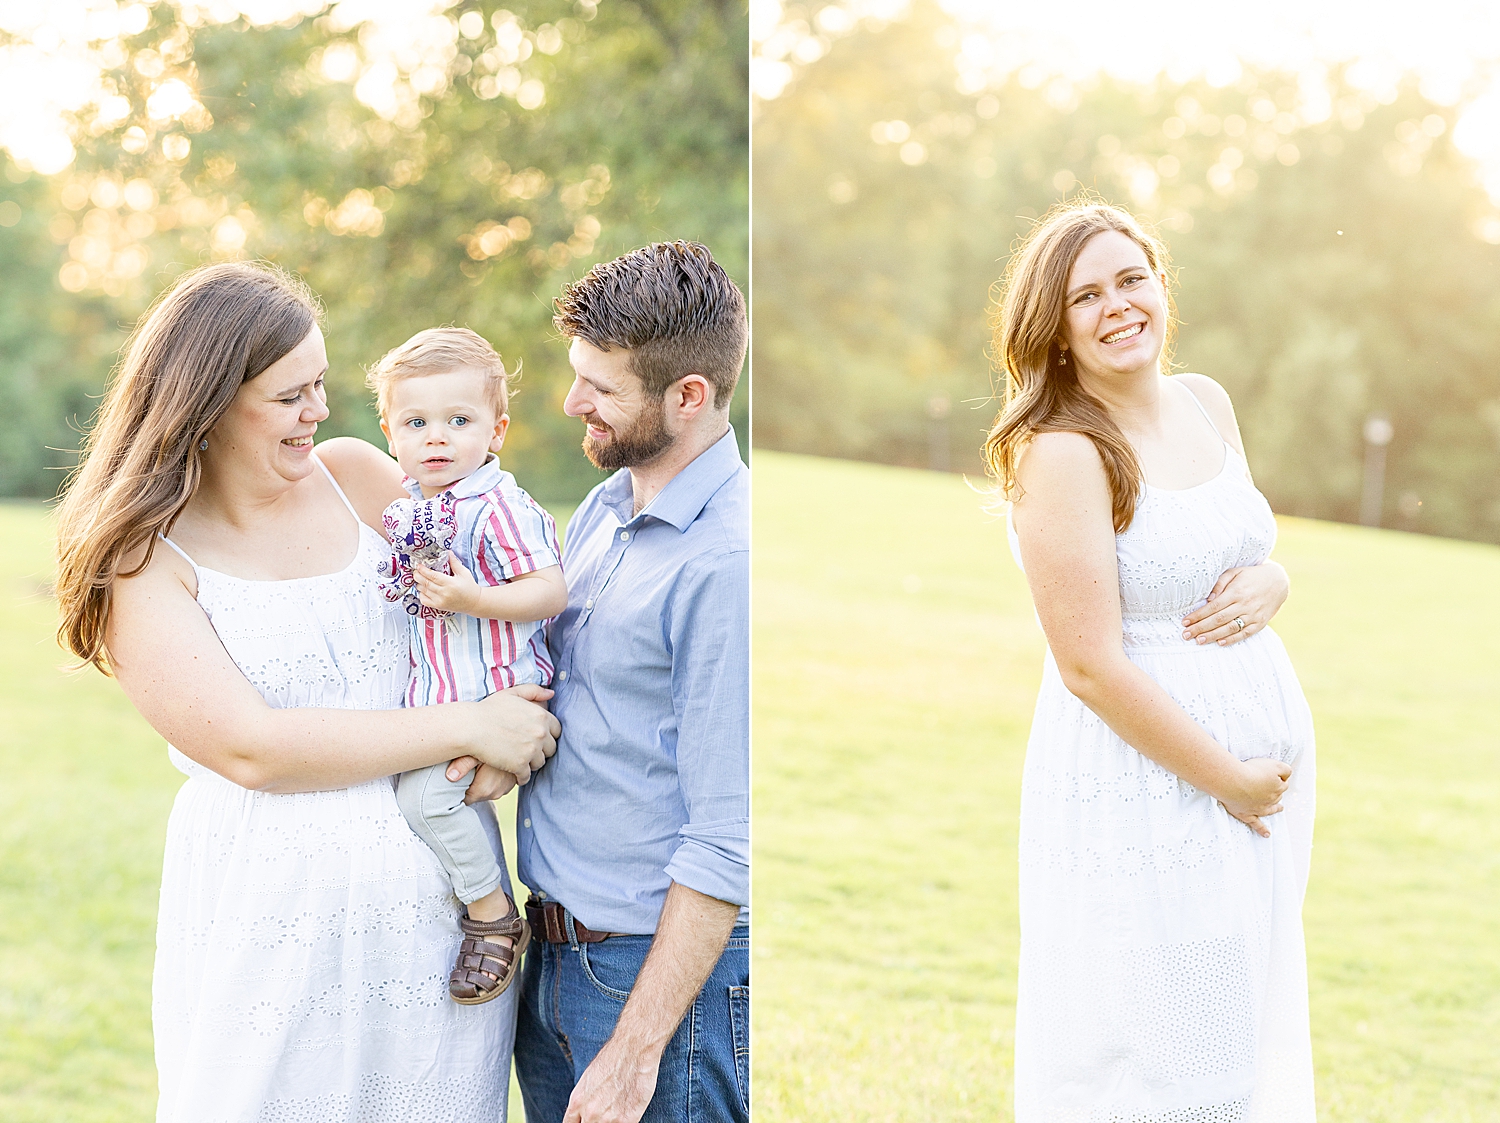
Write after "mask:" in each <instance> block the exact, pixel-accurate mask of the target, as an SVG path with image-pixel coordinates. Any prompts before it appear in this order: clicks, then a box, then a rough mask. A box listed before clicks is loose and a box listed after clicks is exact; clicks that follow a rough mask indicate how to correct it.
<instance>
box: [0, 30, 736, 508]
mask: <svg viewBox="0 0 1500 1123" xmlns="http://www.w3.org/2000/svg"><path fill="white" fill-rule="evenodd" d="M509 3H510V7H509V8H501V7H499V6H497V5H496V4H493V3H489V2H480V3H475V2H472V0H460V2H459V3H457V4H452V5H446V6H445V5H443V4H441V3H438V4H437V5H436V6H424V5H421V4H411V5H397V6H387V7H388V8H393V11H394V12H395V14H394V15H390V14H389V13H388V18H386V19H385V20H384V22H382V21H381V20H378V19H373V18H372V19H366V18H361V16H360V13H359V12H358V11H355V12H354V14H353V15H352V16H348V15H346V14H345V13H346V12H347V11H349V10H351V9H357V8H358V6H357V5H349V4H339V5H333V6H319V5H318V4H316V3H314V4H312V5H311V8H312V9H313V11H311V13H310V14H309V13H297V12H293V13H292V14H291V15H290V16H289V17H288V18H286V19H284V20H282V21H281V22H280V23H276V24H269V25H260V24H254V23H251V22H250V20H249V19H247V18H246V17H245V16H243V15H236V14H235V13H234V11H233V10H232V9H231V10H230V11H229V12H227V13H226V14H225V16H224V21H223V22H216V21H215V18H214V17H213V12H214V11H216V10H219V9H222V8H223V5H222V4H220V5H214V6H211V7H206V8H202V9H200V8H195V7H193V6H191V5H182V6H172V5H166V4H158V5H156V6H154V7H151V8H150V9H149V18H147V19H144V20H142V21H141V22H143V23H144V26H143V27H142V28H141V29H140V30H139V31H138V32H135V33H132V34H129V35H126V36H123V37H121V38H118V39H116V40H114V41H112V42H110V43H106V44H103V45H102V46H101V52H100V54H101V57H102V59H103V63H102V65H103V68H104V74H103V84H104V89H105V91H106V93H107V95H108V96H106V97H103V98H101V99H99V104H98V105H95V106H91V107H89V109H88V110H87V111H86V112H84V113H82V114H80V119H79V120H78V121H77V122H76V129H75V136H74V138H73V139H74V143H75V145H76V147H77V155H76V158H75V160H74V161H73V163H72V164H71V166H69V167H68V168H66V169H64V170H63V171H61V172H59V173H57V174H54V175H51V176H42V175H39V174H36V173H34V172H30V171H29V170H28V169H27V168H26V167H25V166H24V165H22V164H19V163H18V162H17V161H15V160H13V159H11V158H9V157H7V156H6V155H4V154H3V153H0V172H3V179H0V270H3V272H4V276H5V281H4V293H5V296H4V299H3V301H0V386H3V387H4V389H5V392H6V397H7V399H8V402H9V408H8V409H6V410H5V411H4V412H3V413H0V494H9V495H33V496H46V495H51V494H52V493H53V492H54V491H55V489H56V487H57V486H58V483H59V482H60V477H61V475H62V473H61V472H59V471H56V470H49V469H58V468H65V467H67V466H71V464H72V463H73V462H74V460H75V458H76V457H75V454H74V453H73V452H72V450H74V449H76V447H77V442H78V437H79V430H80V428H81V427H83V426H84V425H86V423H87V420H88V418H89V417H90V416H91V414H92V412H93V409H94V407H95V405H96V400H97V397H98V395H99V394H100V392H101V389H102V387H103V385H104V382H105V379H106V376H107V373H108V371H109V369H110V366H111V364H112V363H113V362H114V361H115V359H116V354H117V351H118V348H119V346H120V344H121V342H122V341H123V338H124V333H125V331H126V330H128V327H129V325H130V324H131V323H132V322H133V321H134V320H135V318H136V317H137V316H139V314H140V313H141V312H142V311H143V310H144V309H145V308H146V307H147V305H148V304H149V302H150V301H151V300H152V299H153V298H154V297H155V296H156V294H157V293H159V292H160V291H161V290H162V289H163V288H164V287H165V286H166V285H167V284H169V283H170V282H171V280H172V279H173V278H174V277H175V276H177V275H178V274H179V273H180V272H182V271H183V270H184V269H186V268H189V267H191V266H194V265H197V264H199V263H200V262H203V261H207V260H213V259H219V258H228V257H256V258H264V259H268V260H271V261H274V262H277V263H278V264H281V265H283V266H285V267H287V268H289V269H292V270H295V271H296V272H298V273H300V274H301V275H303V276H304V277H305V278H306V279H307V281H308V282H309V283H310V284H311V286H312V287H313V289H314V291H315V292H317V293H318V294H319V296H320V297H321V299H322V300H323V302H324V304H325V307H326V312H327V332H326V334H327V339H328V348H329V359H330V364H331V365H330V372H329V377H328V386H329V399H330V400H329V404H330V407H331V409H332V417H331V418H330V419H329V421H328V422H325V423H324V425H323V427H322V429H321V435H330V434H334V433H353V434H357V435H360V436H364V437H367V438H369V439H371V440H374V441H376V442H381V441H382V438H381V437H380V433H379V429H378V427H377V424H376V418H375V414H374V411H373V406H372V404H371V400H370V396H369V394H368V393H367V392H366V390H365V388H364V368H365V367H366V366H368V365H369V364H371V363H373V362H374V360H375V359H377V358H378V357H379V356H380V355H381V354H382V353H383V352H384V351H386V350H387V349H388V348H390V347H392V346H394V345H395V344H397V343H400V342H401V341H402V340H404V339H406V338H407V337H408V336H410V335H411V334H413V333H414V332H416V331H418V330H420V329H422V328H426V327H432V326H436V325H439V324H458V325H462V326H467V327H471V328H473V329H474V330H476V331H478V332H479V333H480V334H482V335H484V336H485V337H486V338H488V339H489V340H490V341H491V342H492V343H493V344H494V345H495V346H496V348H497V349H498V350H499V351H500V353H501V355H502V356H503V357H504V358H505V359H506V360H507V362H508V363H510V364H511V365H514V364H515V363H516V362H517V361H519V362H521V364H522V365H523V368H524V376H523V378H522V379H521V381H520V384H519V394H518V396H517V397H516V398H515V400H514V402H513V404H512V408H511V412H512V415H513V418H514V422H515V423H514V425H513V427H512V430H511V436H510V437H509V439H508V440H507V443H506V459H507V463H508V466H510V467H511V468H513V469H514V470H515V471H516V472H517V475H518V476H519V477H520V479H521V481H522V483H523V485H524V486H526V487H528V488H529V489H530V490H532V491H533V492H535V493H536V494H539V495H542V496H543V497H546V498H569V497H576V496H579V495H581V494H582V493H583V491H584V490H586V489H587V488H588V487H589V486H591V485H592V484H593V483H594V482H595V481H597V479H598V478H599V476H598V473H597V472H596V471H595V470H594V469H593V468H592V467H591V466H590V465H589V464H588V463H587V461H585V460H584V458H583V456H582V454H581V452H580V451H579V449H578V441H579V438H580V433H579V432H578V425H577V422H574V421H571V420H570V419H568V418H565V417H563V416H562V413H561V402H562V397H563V395H564V393H565V392H566V389H567V385H568V383H569V381H570V379H571V373H570V371H569V369H568V366H567V356H566V347H565V346H563V344H562V342H561V341H559V340H558V339H557V337H556V333H555V331H554V330H553V328H552V326H551V301H552V298H553V297H554V296H555V295H556V294H557V292H558V291H559V289H560V288H561V286H562V285H563V284H564V283H566V282H567V281H569V280H572V279H575V278H576V277H578V276H581V275H582V274H583V272H584V271H585V270H586V269H587V268H588V267H589V266H590V265H592V264H593V263H595V262H597V261H601V260H607V259H608V258H611V257H614V256H616V255H618V254H620V253H623V252H625V251H627V250H629V249H632V248H634V247H635V246H638V245H641V244H644V243H646V242H650V241H660V240H668V239H677V238H682V239H690V240H694V241H700V242H703V243H705V244H706V245H708V246H709V247H710V249H711V250H712V251H713V252H714V254H715V256H716V257H717V258H718V259H719V260H720V262H721V263H722V264H723V265H724V266H725V268H726V269H727V270H728V271H729V273H730V275H731V276H732V277H734V278H735V280H736V281H737V282H738V283H739V284H740V285H741V286H742V287H744V286H745V285H746V282H747V280H748V273H749V245H748V239H749V234H748V207H749V197H748V146H749V137H748V125H749V120H748V113H749V109H748V101H747V97H748V95H747V77H746V67H747V62H748V38H747V36H748V31H747V20H746V10H745V5H744V3H743V0H707V2H705V0H601V2H599V3H597V4H596V3H593V2H592V0H578V2H577V3H572V2H568V3H563V2H559V0H509ZM247 7H248V5H247ZM746 402H747V392H746V388H745V386H744V385H743V384H742V387H741V390H740V392H739V393H738V394H737V397H736V403H735V406H734V409H733V413H732V416H733V417H734V419H735V422H736V425H737V428H738V430H739V431H740V434H741V436H742V438H745V437H746V436H747V423H746V418H747V404H746Z"/></svg>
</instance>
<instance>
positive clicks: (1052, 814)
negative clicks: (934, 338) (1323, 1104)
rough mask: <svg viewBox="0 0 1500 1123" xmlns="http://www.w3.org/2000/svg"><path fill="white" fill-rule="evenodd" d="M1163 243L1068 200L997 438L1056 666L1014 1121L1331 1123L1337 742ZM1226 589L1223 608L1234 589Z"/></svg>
mask: <svg viewBox="0 0 1500 1123" xmlns="http://www.w3.org/2000/svg"><path fill="white" fill-rule="evenodd" d="M1172 328H1173V318H1172V309H1171V304H1170V301H1169V297H1168V291H1167V272H1166V257H1165V250H1164V249H1163V247H1162V246H1161V244H1160V243H1159V242H1157V241H1156V240H1155V239H1153V238H1151V237H1149V236H1148V235H1146V234H1145V233H1144V232H1143V231H1142V230H1141V228H1140V227H1139V226H1138V225H1137V223H1136V222H1135V221H1134V220H1133V219H1132V218H1131V217H1130V216H1129V215H1128V214H1126V213H1125V212H1123V211H1121V210H1119V209H1117V208H1114V207H1109V206H1105V205H1102V204H1098V203H1089V202H1086V201H1084V202H1076V203H1072V204H1067V205H1064V206H1061V207H1059V208H1058V209H1057V210H1055V211H1054V212H1053V213H1052V214H1050V215H1049V216H1047V218H1046V219H1044V220H1043V221H1042V222H1041V223H1039V224H1038V225H1037V227H1036V228H1035V229H1034V230H1033V232H1032V234H1031V235H1030V237H1029V238H1028V239H1027V241H1026V243H1025V244H1024V245H1023V246H1022V247H1021V249H1020V250H1019V252H1018V253H1017V254H1016V257H1015V259H1014V260H1013V261H1012V263H1011V267H1010V270H1009V272H1008V274H1007V277H1006V282H1005V295H1004V300H1003V303H1002V307H1001V312H1000V317H999V322H998V325H997V332H996V341H995V354H996V358H997V361H998V362H999V363H1000V364H1001V365H1002V366H1003V369H1004V373H1005V376H1006V384H1007V385H1006V404H1005V407H1004V409H1003V410H1002V412H1001V414H1000V418H999V420H998V422H997V423H996V426H995V428H994V430H993V431H992V432H991V434H990V437H989V440H988V442H987V445H986V454H987V458H988V461H989V464H990V467H991V470H992V472H993V474H994V475H995V476H996V478H997V479H998V481H999V483H1000V486H1001V489H1002V492H1003V494H1004V496H1005V497H1006V498H1007V499H1008V500H1009V501H1010V519H1011V528H1012V533H1013V539H1012V544H1013V547H1014V548H1015V549H1016V550H1017V559H1018V561H1020V562H1021V563H1022V566H1023V568H1024V570H1025V572H1026V577H1027V581H1028V582H1029V584H1030V587H1031V592H1032V597H1033V599H1034V601H1035V603H1036V610H1037V617H1038V619H1039V620H1040V622H1041V625H1042V629H1043V631H1044V632H1045V633H1046V637H1047V646H1048V653H1047V659H1046V665H1045V670H1044V673H1043V680H1042V687H1041V694H1040V697H1039V698H1038V699H1037V708H1036V716H1035V719H1034V722H1033V725H1032V731H1031V739H1030V743H1029V745H1028V747H1027V752H1026V766H1025V771H1024V775H1023V779H1022V794H1021V837H1020V906H1021V954H1020V980H1019V985H1018V991H1017V1002H1016V1072H1015V1100H1016V1119H1017V1120H1018V1123H1039V1121H1048V1123H1064V1121H1066V1123H1127V1121H1128V1123H1249V1121H1254V1123H1304V1121H1310V1120H1312V1119H1313V1118H1314V1114H1315V1109H1314V1101H1313V1087H1312V1050H1311V1044H1310V1039H1309V1033H1308V1016H1307V979H1306V967H1305V958H1304V953H1303V944H1302V920H1301V908H1302V898H1303V892H1304V890H1305V888H1306V884H1307V871H1308V861H1309V855H1310V851H1311V846H1312V818H1313V730H1312V720H1311V716H1310V714H1309V712H1308V709H1307V704H1306V702H1305V701H1304V699H1303V696H1302V691H1301V688H1300V687H1299V685H1298V683H1297V678H1296V675H1295V673H1294V672H1293V670H1292V667H1291V664H1290V662H1289V661H1288V660H1287V656H1286V652H1285V650H1284V649H1283V647H1282V646H1281V642H1280V641H1279V640H1278V639H1277V638H1276V636H1275V635H1274V633H1272V632H1271V631H1270V629H1269V628H1267V627H1265V624H1266V621H1267V620H1268V619H1269V618H1270V616H1271V615H1272V614H1273V613H1274V612H1275V610H1276V609H1277V608H1278V607H1279V605H1280V603H1281V600H1282V599H1284V596H1285V589H1286V586H1285V579H1284V574H1282V573H1281V571H1280V570H1279V567H1273V566H1266V565H1263V564H1262V563H1265V562H1266V560H1267V557H1268V555H1269V553H1270V550H1271V546H1272V545H1273V543H1274V541H1275V536H1276V526H1275V522H1274V520H1273V519H1272V516H1271V511H1270V508H1269V507H1268V506H1267V505H1266V502H1265V500H1264V499H1263V498H1262V497H1261V495H1260V493H1259V492H1258V491H1256V490H1255V487H1254V485H1253V484H1252V483H1251V480H1250V473H1249V469H1248V468H1247V466H1246V464H1245V460H1244V451H1243V448H1242V447H1241V444H1240V436H1239V431H1238V428H1237V426H1236V423H1235V419H1234V411H1233V408H1232V407H1231V405H1230V402H1229V398H1228V396H1227V395H1226V394H1225V393H1224V391H1223V390H1222V389H1221V388H1220V387H1219V386H1218V385H1217V384H1216V383H1214V382H1213V381H1212V380H1210V379H1208V378H1205V377H1203V376H1202V375H1189V374H1182V375H1178V376H1176V377H1166V376H1165V375H1164V370H1163V354H1164V352H1165V351H1166V350H1167V348H1168V344H1169V342H1170V339H1171V334H1172ZM1211 595H1212V599H1211V600H1210V596H1211Z"/></svg>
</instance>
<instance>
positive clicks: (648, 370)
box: [552, 242, 749, 409]
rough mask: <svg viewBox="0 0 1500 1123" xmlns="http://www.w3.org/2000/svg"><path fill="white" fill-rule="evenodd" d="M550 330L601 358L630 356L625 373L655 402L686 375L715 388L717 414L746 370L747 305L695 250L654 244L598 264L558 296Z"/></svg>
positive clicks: (701, 250)
mask: <svg viewBox="0 0 1500 1123" xmlns="http://www.w3.org/2000/svg"><path fill="white" fill-rule="evenodd" d="M553 310H554V311H555V312H556V315H554V316H553V317H552V322H553V323H554V324H555V325H556V326H557V330H558V331H560V332H562V333H563V334H564V335H566V336H569V337H573V336H577V337H579V338H581V339H584V340H587V341H588V342H589V343H591V344H592V345H593V346H595V347H597V348H599V350H601V351H611V350H613V349H614V348H616V347H623V348H626V349H627V350H629V351H630V352H631V355H630V369H631V371H632V372H633V373H634V374H635V376H636V377H637V378H639V379H640V380H641V382H642V383H644V384H645V387H646V392H647V393H648V394H650V395H652V396H653V397H656V398H660V397H661V396H662V395H663V394H665V393H666V392H667V387H668V386H670V385H672V383H674V382H676V381H677V380H678V379H679V378H683V377H685V376H686V375H689V374H701V375H702V376H703V377H704V378H705V379H707V380H708V382H709V384H710V385H712V386H713V388H714V408H715V409H724V408H725V407H727V406H728V405H729V400H730V398H732V397H733V396H734V386H735V383H736V382H738V381H739V377H740V367H741V366H742V365H744V362H745V346H746V343H747V341H748V338H749V325H748V324H747V323H746V319H745V297H744V295H743V294H742V293H741V292H740V290H739V288H738V286H736V285H735V283H734V282H733V281H731V280H730V279H729V275H728V274H727V273H725V272H724V270H723V268H722V267H721V266H720V265H719V264H718V262H716V261H714V259H713V255H712V254H710V253H709V252H708V247H706V246H701V245H699V244H698V243H697V242H656V243H654V244H652V245H649V246H643V247H642V248H640V249H638V250H632V251H631V252H630V253H627V254H626V255H625V256H624V257H617V258H615V259H614V260H613V261H606V262H601V263H600V264H598V265H596V266H594V267H593V268H592V269H590V270H589V271H588V272H587V273H585V274H584V275H583V277H582V279H580V280H578V281H575V282H574V283H573V284H571V285H569V286H568V287H567V288H565V289H563V292H562V295H561V296H560V297H558V298H557V299H556V300H555V301H554V302H553Z"/></svg>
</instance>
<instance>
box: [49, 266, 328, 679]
mask: <svg viewBox="0 0 1500 1123" xmlns="http://www.w3.org/2000/svg"><path fill="white" fill-rule="evenodd" d="M320 315H321V312H320V309H319V306H318V303H317V299H316V298H315V297H314V296H313V294H312V292H311V290H309V289H308V287H307V286H306V285H305V284H304V283H303V282H302V281H301V280H300V279H299V278H297V277H295V276H293V275H291V274H289V273H286V272H284V271H282V270H280V269H277V268H276V267H275V266H272V265H268V264H263V263H251V262H226V263H223V264H218V265H206V266H203V267H201V268H199V269H194V270H193V271H192V272H190V273H186V274H184V275H183V276H182V277H181V278H180V279H179V280H178V282H177V283H176V284H175V285H173V286H172V287H171V288H170V289H168V290H167V291H166V292H165V293H163V294H162V295H161V296H160V297H159V298H158V299H157V301H156V303H155V304H154V305H153V306H152V307H151V308H150V309H149V310H148V311H147V312H146V314H145V315H143V316H142V317H141V318H140V320H138V321H137V322H136V326H135V330H134V331H133V332H131V335H130V338H129V340H128V341H127V342H126V344H125V355H124V358H123V360H122V361H121V362H120V365H119V366H118V367H116V369H115V373H114V375H113V376H112V377H111V379H110V383H109V386H108V387H107V389H106V390H105V394H104V401H103V403H102V404H101V405H100V407H99V412H98V414H97V416H96V418H95V421H94V424H93V427H92V429H91V431H90V432H89V433H88V435H87V436H86V437H85V439H84V443H83V449H82V453H81V459H80V461H79V465H78V467H77V468H76V469H75V470H74V471H73V473H72V474H71V475H70V477H69V479H68V482H67V483H66V484H65V485H64V488H65V490H64V494H63V497H62V501H61V503H60V504H59V505H58V510H57V603H58V608H59V610H60V613H61V617H62V619H61V622H60V623H59V625H58V629H57V638H58V641H59V642H60V643H62V645H63V646H64V647H66V648H67V649H68V650H69V651H71V652H72V653H73V654H74V655H77V656H78V658H79V659H80V660H82V663H83V665H88V664H93V666H95V667H97V668H98V669H99V670H101V671H103V672H104V673H105V674H109V666H108V652H107V651H106V650H105V643H104V637H105V632H106V629H107V627H108V625H109V611H110V600H111V595H112V591H113V587H114V582H115V578H117V577H133V576H135V575H136V574H137V573H140V572H141V571H142V570H143V569H145V568H146V566H147V564H148V563H149V562H150V561H151V556H152V554H153V552H154V551H155V548H156V541H157V538H156V536H157V534H159V533H160V534H166V533H168V532H169V531H170V530H171V529H172V524H173V523H175V522H176V521H177V517H178V516H179V515H180V514H181V513H182V509H183V508H184V507H186V506H187V503H188V500H190V499H191V498H192V497H193V493H194V492H195V491H196V490H197V489H198V481H199V479H200V478H201V477H202V462H201V460H200V459H199V445H200V444H201V442H202V441H203V440H204V439H205V438H206V437H207V436H208V433H209V431H210V430H211V429H212V428H213V427H214V426H215V425H216V424H218V422H219V419H220V418H221V417H223V416H224V414H225V412H226V411H227V410H228V409H229V406H230V403H231V402H233V401H234V396H235V394H236V393H238V392H239V388H240V387H241V386H242V385H243V384H244V383H246V382H249V381H250V380H251V379H252V378H255V377H256V376H257V375H259V374H261V373H262V372H264V371H265V369H266V368H267V367H269V366H270V365H271V364H272V363H274V362H276V361H277V360H278V359H280V358H282V357H283V356H285V355H286V354H287V353H288V352H290V351H291V350H292V349H293V348H294V347H296V346H297V344H299V343H301V342H302V341H303V340H304V339H306V338H307V333H308V332H310V331H311V330H312V328H313V325H314V324H315V323H317V322H318V320H319V318H320ZM143 546H144V547H145V552H144V554H142V555H141V557H140V560H139V561H138V562H137V563H136V564H135V565H134V566H132V567H131V568H130V569H129V570H125V569H123V568H122V567H123V565H124V563H125V559H126V558H128V557H130V556H131V555H132V554H134V553H135V552H137V551H139V550H140V549H141V547H143Z"/></svg>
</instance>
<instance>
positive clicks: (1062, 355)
mask: <svg viewBox="0 0 1500 1123" xmlns="http://www.w3.org/2000/svg"><path fill="white" fill-rule="evenodd" d="M1057 365H1058V366H1060V367H1065V366H1067V365H1068V353H1067V352H1066V351H1059V352H1058V353H1057ZM205 443H206V442H205Z"/></svg>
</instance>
